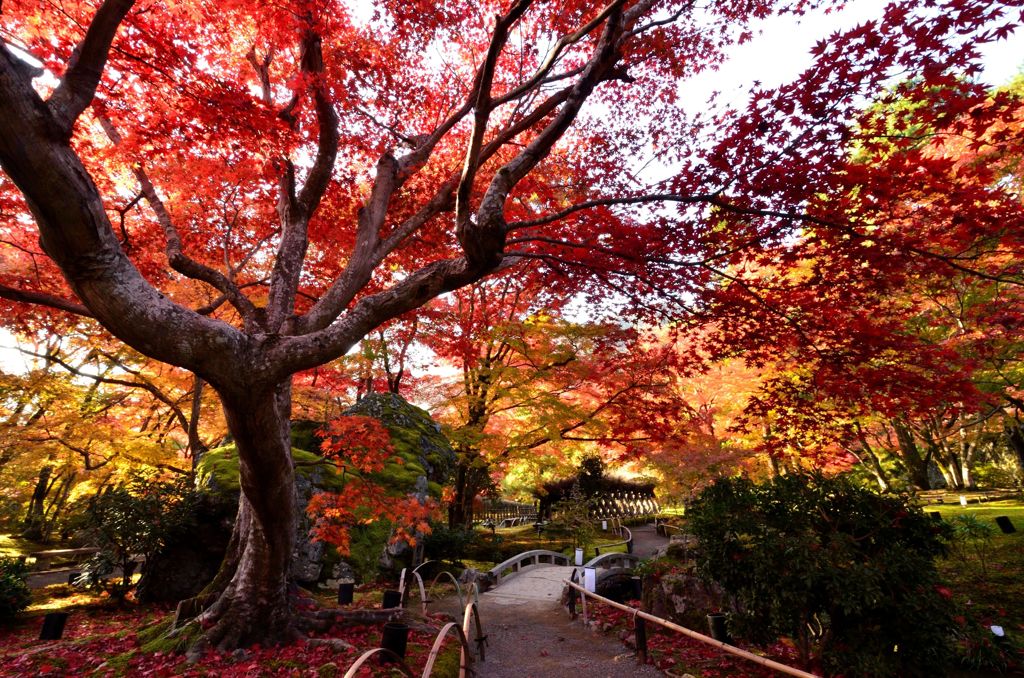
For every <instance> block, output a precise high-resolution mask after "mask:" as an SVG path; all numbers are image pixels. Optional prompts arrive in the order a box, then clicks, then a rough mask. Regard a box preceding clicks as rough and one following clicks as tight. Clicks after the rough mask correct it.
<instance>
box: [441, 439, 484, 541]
mask: <svg viewBox="0 0 1024 678" xmlns="http://www.w3.org/2000/svg"><path fill="white" fill-rule="evenodd" d="M458 458H459V461H458V463H457V464H456V467H455V480H454V483H453V488H452V489H453V492H454V494H453V497H452V502H451V504H450V505H449V506H448V527H450V528H456V527H469V526H470V525H472V524H473V520H474V519H475V518H476V515H475V511H474V509H473V503H474V502H475V501H476V498H477V497H479V496H480V493H481V492H483V491H484V490H485V489H487V487H488V484H489V483H488V481H489V479H490V474H489V473H488V472H487V468H486V467H485V466H483V463H484V461H483V457H481V456H480V453H479V452H477V451H475V450H465V449H461V450H459V452H458Z"/></svg>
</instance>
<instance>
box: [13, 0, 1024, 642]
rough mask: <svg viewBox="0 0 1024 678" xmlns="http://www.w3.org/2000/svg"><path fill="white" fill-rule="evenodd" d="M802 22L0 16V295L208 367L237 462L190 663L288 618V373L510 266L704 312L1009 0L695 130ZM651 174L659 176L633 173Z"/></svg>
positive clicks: (245, 6)
mask: <svg viewBox="0 0 1024 678" xmlns="http://www.w3.org/2000/svg"><path fill="white" fill-rule="evenodd" d="M816 4H825V5H828V4H830V3H827V2H826V3H814V2H809V1H804V0H793V1H792V2H785V1H782V2H774V1H772V0H749V1H747V2H737V3H711V4H709V5H706V6H703V5H697V4H696V3H692V2H688V1H678V0H612V1H611V2H609V3H608V4H598V5H595V4H593V3H589V2H582V1H576V0H569V1H560V2H551V1H543V0H514V1H512V2H509V1H507V0H493V1H484V0H477V1H473V2H469V1H468V0H453V1H452V2H444V3H438V2H421V1H419V0H416V1H412V2H409V1H406V0H394V1H392V0H380V1H378V2H374V3H349V4H346V3H344V2H340V1H338V0H297V1H295V2H291V3H262V2H256V1H254V0H231V1H230V2H227V1H225V2H217V3H200V2H194V1H191V0H154V1H145V2H136V1H135V0H69V1H66V2H62V3H49V2H36V1H32V0H13V1H12V0H9V1H8V2H6V3H4V5H3V15H2V17H3V24H2V34H0V35H2V39H3V43H4V44H3V48H2V49H0V165H2V167H3V170H4V177H3V184H2V186H0V205H2V208H3V215H4V217H3V218H4V222H3V230H4V236H5V237H4V240H5V247H4V263H5V271H4V280H3V281H0V283H2V286H0V294H2V296H4V297H6V298H7V299H10V300H12V302H14V303H17V304H39V305H44V306H48V307H51V308H57V309H60V310H61V311H63V312H69V313H78V314H81V315H88V316H91V317H93V318H95V319H96V321H97V322H98V323H99V324H100V325H102V326H103V327H104V328H105V329H106V330H107V331H109V332H110V333H111V334H113V335H114V336H115V337H117V338H119V339H120V340H122V341H123V342H125V343H126V344H128V345H130V346H131V347H133V348H134V349H136V350H138V351H140V352H141V353H143V354H145V355H147V356H151V357H153V358H156V359H158V360H161V361H164V362H167V363H171V364H173V365H176V366H179V367H183V368H186V369H188V370H191V371H192V372H194V373H195V374H197V375H199V376H200V377H201V378H202V379H204V380H205V381H206V382H208V383H209V384H210V385H211V387H212V388H213V389H215V390H216V392H217V393H218V395H219V396H220V399H221V402H222V405H223V409H224V412H225V415H226V420H227V423H228V426H229V428H230V430H231V433H232V436H233V437H234V439H235V441H236V443H237V446H238V454H239V460H240V475H241V478H240V480H241V488H242V494H241V500H240V504H239V510H238V516H237V520H236V523H235V532H234V536H233V538H232V541H231V545H230V548H229V552H228V554H227V556H226V558H225V562H224V565H223V568H222V571H221V573H220V575H219V576H218V577H217V578H216V580H215V581H214V582H213V584H211V587H210V589H209V590H208V593H209V596H208V598H207V599H206V602H207V603H208V605H207V606H206V607H205V609H204V610H203V611H202V612H201V614H200V616H199V617H198V619H197V620H195V623H196V624H197V625H198V626H201V627H202V628H203V633H202V641H201V642H203V643H209V644H213V645H216V646H220V647H233V646H238V645H242V644H247V643H253V642H268V641H280V640H283V639H285V638H288V637H291V636H293V635H294V634H295V633H296V631H297V629H298V625H297V621H298V618H297V613H296V611H295V610H294V609H293V608H292V606H291V605H290V602H289V599H288V595H287V591H288V567H289V560H290V557H291V552H292V547H293V545H294V540H295V525H296V501H295V493H294V485H293V469H292V462H291V457H290V454H289V436H288V429H289V413H290V407H291V379H292V375H294V374H296V373H298V372H300V371H303V370H309V369H310V368H314V367H316V366H318V365H321V364H323V363H325V362H328V361H330V360H333V359H335V358H337V357H339V356H341V355H343V354H344V353H345V352H346V351H348V350H349V349H350V348H351V347H352V346H353V345H355V344H356V343H357V342H358V341H359V340H360V339H361V338H362V337H364V336H365V335H366V334H367V333H369V332H371V331H372V330H374V328H376V327H378V326H380V325H381V324H383V323H385V322H387V321H388V320H391V319H393V318H396V317H398V316H400V315H401V314H403V313H405V312H408V311H410V310H413V309H415V308H417V307H419V306H420V305H422V304H424V303H425V302H426V301H428V300H430V299H431V298H433V297H435V296H438V295H440V294H442V293H444V292H446V291H449V290H453V289H456V288H459V287H462V286H465V285H467V284H470V283H472V282H474V281H476V280H478V279H480V278H482V277H484V276H487V275H489V274H491V273H494V272H496V271H499V270H503V269H508V268H511V267H517V266H518V267H523V269H524V270H526V269H527V268H528V267H530V266H532V265H535V264H542V265H545V266H546V267H547V268H546V271H547V273H546V274H547V275H548V278H547V281H548V283H549V285H550V287H551V289H552V291H553V293H556V294H563V295H572V294H579V295H580V298H581V299H589V300H592V301H601V300H607V299H609V291H608V290H609V289H611V290H614V292H615V293H616V295H618V296H613V297H611V298H613V299H621V300H622V303H619V304H617V306H616V309H617V310H621V311H622V312H623V313H624V314H626V315H629V316H633V317H636V316H641V315H645V314H651V313H668V314H673V315H676V314H679V313H680V312H683V311H686V310H688V309H689V308H690V307H691V305H693V304H694V302H695V299H697V298H698V295H700V293H702V292H704V291H706V290H707V289H708V286H709V285H711V284H720V283H721V282H722V281H724V280H732V279H734V278H735V277H736V276H734V275H733V273H731V272H730V270H729V269H728V266H729V264H730V262H733V261H736V260H737V258H738V256H739V255H738V253H739V252H741V251H746V250H748V249H750V248H755V249H757V248H763V247H764V246H765V245H767V244H770V243H784V242H787V241H788V240H789V239H791V238H792V234H793V232H794V230H795V229H798V228H800V227H802V226H803V225H805V217H806V212H805V209H804V208H805V206H806V205H807V203H808V201H809V200H811V199H812V198H814V197H815V196H816V195H818V194H819V193H820V191H821V186H822V185H827V184H829V183H830V182H831V178H832V176H833V173H834V172H835V171H836V170H837V168H839V167H840V166H842V165H843V163H844V162H845V158H846V154H847V153H846V151H847V148H846V145H847V144H848V142H849V141H850V138H851V134H852V131H851V130H852V129H853V127H852V125H851V124H850V123H851V121H852V119H853V114H854V112H855V111H856V109H857V107H858V106H860V105H861V102H862V100H863V99H862V97H864V96H874V95H875V93H876V92H877V91H878V90H879V89H880V88H881V87H882V86H883V85H884V84H886V83H887V79H888V78H890V77H891V76H892V75H893V74H894V73H907V72H909V73H911V74H914V75H915V76H917V77H918V78H919V79H920V82H923V83H926V84H927V83H931V82H943V83H949V82H953V81H955V78H956V77H958V76H960V75H962V74H964V73H970V72H971V68H972V64H973V63H974V62H975V60H976V58H977V53H976V46H977V45H978V44H980V43H982V42H985V41H991V40H995V39H997V38H998V37H1000V35H1003V34H1005V33H1006V32H1007V31H1009V30H1010V28H1008V24H1009V19H1006V18H1005V17H1004V14H1006V13H1007V11H1008V8H1012V7H1017V6H1018V3H1016V2H1009V1H1008V2H1004V3H993V2H989V1H987V0H950V1H949V2H939V3H934V5H935V7H927V8H919V7H917V5H918V4H919V3H916V2H907V3H902V4H897V5H895V6H894V7H893V8H891V9H890V10H888V11H887V13H886V16H885V18H884V20H882V21H879V22H874V23H871V24H867V25H864V26H860V27H857V28H856V29H854V30H852V31H850V32H848V33H846V34H843V35H834V36H831V37H830V38H829V39H828V40H827V41H823V42H822V43H821V44H820V45H819V47H818V49H817V50H816V52H817V56H818V61H817V64H816V65H815V66H814V67H812V68H811V69H809V70H808V71H807V72H806V73H805V74H804V75H803V77H802V78H801V79H800V80H799V81H798V82H797V83H795V84H793V85H791V86H787V87H785V88H782V89H780V90H779V91H777V92H767V91H761V90H755V91H754V92H753V93H752V97H751V102H750V106H749V108H748V109H747V110H746V111H743V112H735V111H730V110H729V109H728V108H725V107H712V108H710V109H707V110H702V111H700V112H698V113H696V114H694V113H691V112H687V109H686V107H685V106H684V105H683V104H684V103H686V102H684V101H682V100H681V94H680V88H679V83H680V81H681V80H683V79H685V78H687V77H689V76H692V75H694V74H697V73H700V72H701V71H705V70H707V69H709V68H711V67H713V66H714V65H715V64H717V63H719V62H720V60H721V58H722V55H723V54H724V51H725V50H726V49H727V47H728V46H729V45H730V44H733V43H735V42H736V41H741V40H745V39H747V38H748V37H749V32H748V29H749V24H750V22H751V21H752V20H753V19H756V18H761V17H765V16H768V15H770V14H772V13H775V12H795V13H799V12H802V11H803V10H805V9H806V8H807V7H809V6H812V5H816ZM835 4H838V3H835ZM361 9H362V10H369V11H359V10H361ZM918 10H921V11H918ZM652 155H653V156H654V157H656V158H657V160H658V161H659V164H660V165H662V166H665V167H672V168H673V171H672V173H671V174H672V176H671V177H670V178H669V179H668V180H666V181H663V182H655V183H652V182H645V181H644V180H643V179H642V175H641V176H640V177H638V175H637V173H638V172H639V171H640V164H641V162H642V161H643V160H644V159H651V157H652ZM646 205H658V206H660V207H659V208H657V209H649V208H646V207H645V206H646ZM858 207H860V208H864V207H865V206H864V205H859V206H858ZM867 207H870V206H867ZM840 216H841V215H840ZM821 221H822V223H823V227H828V228H839V226H841V221H842V220H839V221H840V223H839V225H834V224H833V222H832V220H827V221H826V220H821ZM37 237H38V242H37V241H36V238H37ZM23 309H24V306H18V312H19V313H23V312H24V311H23ZM12 315H13V314H12Z"/></svg>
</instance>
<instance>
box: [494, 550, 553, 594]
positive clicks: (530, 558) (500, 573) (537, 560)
mask: <svg viewBox="0 0 1024 678" xmlns="http://www.w3.org/2000/svg"><path fill="white" fill-rule="evenodd" d="M568 564H569V556H567V555H565V554H563V553H558V552H556V551H548V550H545V549H535V550H533V551H525V552H523V553H520V554H519V555H518V556H513V557H511V558H509V559H508V560H506V561H504V562H502V563H498V564H497V565H495V566H494V567H492V568H491V569H490V570H489V574H490V576H491V577H492V581H493V582H494V585H495V586H497V585H498V584H500V583H501V580H502V579H505V578H507V577H510V576H512V575H514V574H518V573H519V571H520V570H522V569H524V568H527V567H532V566H534V565H568Z"/></svg>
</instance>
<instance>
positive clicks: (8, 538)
mask: <svg viewBox="0 0 1024 678" xmlns="http://www.w3.org/2000/svg"><path fill="white" fill-rule="evenodd" d="M53 548H57V547H56V546H54V545H53V544H40V543H39V542H36V541H31V540H29V539H22V538H21V537H19V536H17V535H13V534H0V557H6V558H17V557H19V556H24V555H27V554H29V553H32V552H34V551H45V550H47V549H53Z"/></svg>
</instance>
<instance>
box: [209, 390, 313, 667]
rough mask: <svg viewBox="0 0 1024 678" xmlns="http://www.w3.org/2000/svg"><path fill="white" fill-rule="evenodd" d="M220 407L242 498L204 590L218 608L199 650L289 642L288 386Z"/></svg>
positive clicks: (292, 528) (291, 500)
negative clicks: (216, 571)
mask: <svg viewBox="0 0 1024 678" xmlns="http://www.w3.org/2000/svg"><path fill="white" fill-rule="evenodd" d="M222 400H223V403H224V411H225V414H226V415H227V421H228V426H229V428H230V431H231V435H232V436H233V437H234V440H235V444H236V445H237V448H238V459H239V480H240V484H241V489H242V493H241V497H240V499H239V505H238V515H237V518H236V520H235V527H234V533H233V535H232V539H231V543H230V546H229V548H228V553H227V555H225V557H224V562H223V564H222V566H221V571H220V573H219V574H218V575H217V577H216V579H215V580H214V582H213V583H212V584H211V585H210V586H209V587H208V588H207V591H206V596H207V597H208V598H212V603H210V604H209V605H208V606H207V607H206V609H205V610H203V611H202V613H201V614H200V615H199V617H198V621H199V624H200V625H201V626H202V628H204V629H205V631H204V633H203V635H202V637H201V639H200V643H201V644H204V645H210V646H214V647H218V648H221V649H233V648H236V647H243V646H247V645H251V644H253V643H260V644H275V643H281V642H288V641H290V640H293V639H294V638H295V637H296V636H297V631H296V626H295V616H294V611H293V605H292V601H291V600H289V595H288V590H289V574H290V572H289V569H290V563H291V558H292V550H293V548H294V546H295V533H296V527H297V520H298V515H297V504H296V496H295V480H294V468H293V465H292V457H291V443H290V435H289V415H290V410H291V388H290V384H288V383H285V384H280V385H278V386H277V387H276V388H275V389H272V390H269V391H261V392H257V393H253V394H246V395H245V396H243V397H232V396H231V395H230V394H223V393H222ZM213 596H215V598H214V597H213Z"/></svg>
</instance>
